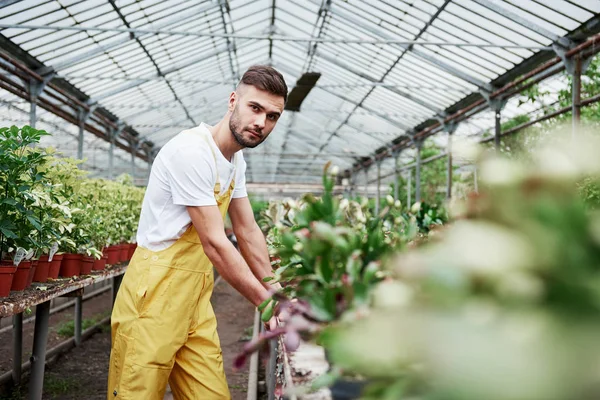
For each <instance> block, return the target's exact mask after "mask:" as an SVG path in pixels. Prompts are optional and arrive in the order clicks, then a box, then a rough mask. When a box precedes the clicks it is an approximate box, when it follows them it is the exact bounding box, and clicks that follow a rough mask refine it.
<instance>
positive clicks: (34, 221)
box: [27, 215, 42, 231]
mask: <svg viewBox="0 0 600 400" xmlns="http://www.w3.org/2000/svg"><path fill="white" fill-rule="evenodd" d="M27 219H28V220H29V222H31V225H33V226H34V227H35V228H36V229H37V230H38V231H41V230H42V226H41V225H40V222H39V220H38V219H37V218H35V217H32V216H31V215H28V216H27Z"/></svg>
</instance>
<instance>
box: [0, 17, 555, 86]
mask: <svg viewBox="0 0 600 400" xmlns="http://www.w3.org/2000/svg"><path fill="white" fill-rule="evenodd" d="M0 28H16V29H44V30H50V31H60V30H65V31H79V32H85V31H97V32H120V33H137V34H140V35H142V34H152V35H172V36H192V37H208V38H223V39H225V38H235V39H245V40H277V41H281V42H318V43H353V44H360V45H381V44H389V45H397V46H400V47H402V48H405V47H408V46H411V45H421V46H441V47H443V46H450V47H481V48H487V47H499V48H507V49H510V48H518V49H530V50H551V48H550V47H548V46H524V45H509V44H496V43H461V42H430V41H425V40H401V39H395V38H393V37H388V38H384V39H372V40H369V39H351V38H341V39H331V38H326V39H324V38H315V37H297V36H273V35H254V34H248V35H246V34H232V33H212V32H187V31H177V30H170V29H160V30H159V29H140V28H101V27H96V26H87V27H84V26H50V25H33V24H5V23H0ZM365 29H366V28H365ZM413 52H414V54H419V57H421V58H423V59H424V60H427V61H430V60H429V58H431V57H430V56H429V55H427V54H425V53H422V52H417V51H416V50H413ZM433 60H434V61H430V62H431V63H435V62H441V61H439V60H438V59H436V58H433ZM447 68H448V71H447V72H449V71H453V70H455V71H456V73H457V74H464V73H463V72H462V71H460V70H456V69H455V68H454V67H451V66H447ZM469 79H472V80H476V79H477V78H474V77H471V78H469ZM480 82H481V81H480Z"/></svg>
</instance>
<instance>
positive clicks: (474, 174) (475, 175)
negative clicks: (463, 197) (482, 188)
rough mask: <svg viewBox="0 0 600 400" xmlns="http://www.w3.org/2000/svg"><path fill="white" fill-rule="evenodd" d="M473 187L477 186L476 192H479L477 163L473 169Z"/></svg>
mask: <svg viewBox="0 0 600 400" xmlns="http://www.w3.org/2000/svg"><path fill="white" fill-rule="evenodd" d="M473 187H474V188H475V193H479V185H478V184H477V165H475V166H474V170H473Z"/></svg>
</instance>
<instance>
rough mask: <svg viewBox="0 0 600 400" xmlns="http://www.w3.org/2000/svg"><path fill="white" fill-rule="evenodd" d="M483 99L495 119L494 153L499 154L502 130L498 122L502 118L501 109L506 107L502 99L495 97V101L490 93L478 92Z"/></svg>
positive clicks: (504, 100)
mask: <svg viewBox="0 0 600 400" xmlns="http://www.w3.org/2000/svg"><path fill="white" fill-rule="evenodd" d="M480 93H481V95H482V96H483V98H484V99H485V100H486V101H487V104H488V106H489V107H490V109H491V110H492V111H494V119H495V129H494V145H495V147H496V152H500V136H501V134H502V130H501V127H500V120H501V118H502V109H503V108H504V106H505V105H506V99H503V98H502V97H497V98H495V99H492V98H491V93H490V92H486V91H483V90H482V91H480Z"/></svg>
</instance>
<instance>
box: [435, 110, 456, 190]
mask: <svg viewBox="0 0 600 400" xmlns="http://www.w3.org/2000/svg"><path fill="white" fill-rule="evenodd" d="M445 117H446V115H445V114H444V115H440V116H438V120H439V121H440V124H442V126H443V128H444V131H445V132H446V133H447V134H448V147H447V151H446V153H447V154H448V156H447V157H448V168H447V172H446V174H447V176H446V199H450V198H451V197H452V178H453V177H452V172H453V170H452V135H453V134H454V132H456V128H458V123H457V122H455V121H452V122H449V123H448V122H446V119H445Z"/></svg>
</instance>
